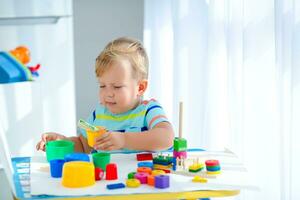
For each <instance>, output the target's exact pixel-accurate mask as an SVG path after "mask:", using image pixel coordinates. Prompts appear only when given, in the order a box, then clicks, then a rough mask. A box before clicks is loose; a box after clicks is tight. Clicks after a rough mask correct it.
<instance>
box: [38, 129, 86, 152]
mask: <svg viewBox="0 0 300 200" xmlns="http://www.w3.org/2000/svg"><path fill="white" fill-rule="evenodd" d="M51 140H71V141H73V142H74V144H75V145H74V148H75V149H74V151H75V152H85V153H90V151H91V148H90V147H89V146H88V144H87V141H86V139H85V138H84V137H83V136H82V135H80V136H79V137H78V136H77V137H76V136H75V137H66V136H64V135H61V134H58V133H53V132H50V133H44V134H43V135H42V139H41V141H39V142H38V143H37V145H36V149H37V150H41V151H45V150H46V149H45V146H46V142H48V141H51Z"/></svg>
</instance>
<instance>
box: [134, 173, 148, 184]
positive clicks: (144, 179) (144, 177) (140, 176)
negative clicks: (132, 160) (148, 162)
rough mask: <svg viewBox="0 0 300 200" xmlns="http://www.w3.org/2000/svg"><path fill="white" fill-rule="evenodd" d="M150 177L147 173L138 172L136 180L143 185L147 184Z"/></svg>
mask: <svg viewBox="0 0 300 200" xmlns="http://www.w3.org/2000/svg"><path fill="white" fill-rule="evenodd" d="M148 175H149V174H147V173H145V172H137V173H136V174H135V175H134V178H136V179H138V180H139V181H140V182H141V184H147V180H148V179H147V178H148Z"/></svg>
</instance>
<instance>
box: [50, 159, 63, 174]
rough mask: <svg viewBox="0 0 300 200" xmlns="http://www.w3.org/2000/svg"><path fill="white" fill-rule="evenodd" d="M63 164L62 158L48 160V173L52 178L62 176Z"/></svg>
mask: <svg viewBox="0 0 300 200" xmlns="http://www.w3.org/2000/svg"><path fill="white" fill-rule="evenodd" d="M64 164H65V160H63V159H54V160H50V174H51V177H53V178H60V177H61V176H62V169H63V166H64Z"/></svg>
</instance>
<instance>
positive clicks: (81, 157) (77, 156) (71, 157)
mask: <svg viewBox="0 0 300 200" xmlns="http://www.w3.org/2000/svg"><path fill="white" fill-rule="evenodd" d="M65 161H66V162H71V161H85V162H90V157H89V156H88V155H87V154H85V153H70V154H67V155H65Z"/></svg>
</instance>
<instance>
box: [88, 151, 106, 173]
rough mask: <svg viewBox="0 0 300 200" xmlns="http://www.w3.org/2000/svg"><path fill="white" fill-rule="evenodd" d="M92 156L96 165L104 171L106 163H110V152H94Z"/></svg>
mask: <svg viewBox="0 0 300 200" xmlns="http://www.w3.org/2000/svg"><path fill="white" fill-rule="evenodd" d="M92 156H93V162H94V165H95V167H100V168H101V169H102V170H103V171H105V170H106V165H107V164H109V163H110V153H108V152H99V153H93V154H92Z"/></svg>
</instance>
